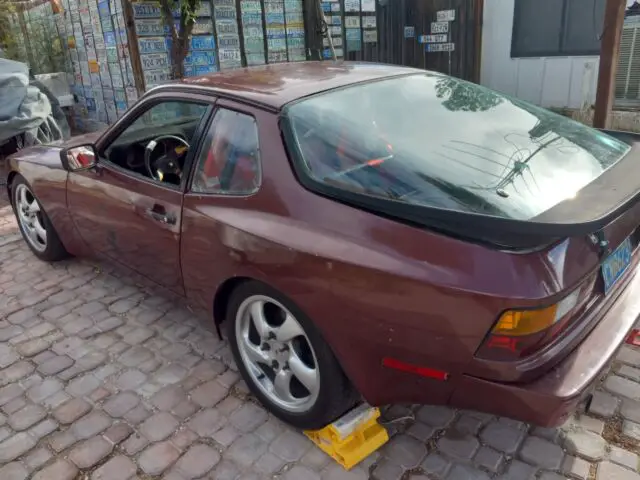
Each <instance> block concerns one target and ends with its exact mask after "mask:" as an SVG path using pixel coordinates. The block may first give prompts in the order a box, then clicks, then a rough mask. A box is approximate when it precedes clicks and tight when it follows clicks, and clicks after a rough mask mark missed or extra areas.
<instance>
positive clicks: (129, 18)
mask: <svg viewBox="0 0 640 480" xmlns="http://www.w3.org/2000/svg"><path fill="white" fill-rule="evenodd" d="M122 15H123V16H124V23H125V28H126V30H127V43H128V46H129V58H130V59H131V68H132V69H133V78H134V80H135V82H136V90H138V97H141V96H142V95H144V91H145V88H146V85H145V84H144V74H143V73H142V63H141V61H140V50H139V49H138V34H137V33H136V26H135V24H134V21H133V7H132V6H131V1H130V0H122Z"/></svg>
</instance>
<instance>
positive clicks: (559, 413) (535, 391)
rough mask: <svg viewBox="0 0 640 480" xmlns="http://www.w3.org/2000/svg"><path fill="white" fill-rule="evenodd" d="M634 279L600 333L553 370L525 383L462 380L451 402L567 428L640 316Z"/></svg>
mask: <svg viewBox="0 0 640 480" xmlns="http://www.w3.org/2000/svg"><path fill="white" fill-rule="evenodd" d="M633 275H634V277H633V278H632V279H631V280H630V282H629V283H628V284H627V286H626V288H625V289H624V290H623V291H622V292H621V293H620V295H619V296H618V298H617V299H616V300H615V302H614V303H613V305H612V306H611V308H610V309H609V310H608V311H607V312H606V313H605V314H604V316H603V317H602V319H601V320H600V322H599V323H598V324H597V325H596V326H595V328H593V330H592V331H591V332H590V333H589V335H588V336H587V337H586V338H585V339H584V340H583V341H582V343H580V344H579V345H578V346H577V347H576V349H575V350H574V351H573V352H572V353H571V354H569V355H568V356H567V357H566V358H565V359H564V360H563V361H562V362H561V363H560V364H558V365H557V366H556V367H555V368H554V369H552V370H550V371H549V372H547V373H546V374H544V375H543V376H542V377H540V378H538V379H537V380H535V381H533V382H531V383H526V384H504V383H497V382H491V381H488V380H483V379H480V378H476V377H472V376H469V375H463V377H462V378H461V379H460V381H459V383H458V385H457V386H456V389H455V391H454V392H453V395H452V396H451V399H450V403H451V404H452V405H454V406H456V407H460V408H467V409H471V410H480V411H484V412H489V413H494V414H496V415H504V416H508V417H511V418H515V419H518V420H522V421H525V422H529V423H534V424H536V425H540V426H544V427H550V426H557V425H560V424H562V423H563V422H564V421H565V420H566V418H567V417H568V416H569V415H571V413H572V412H573V411H574V410H575V409H576V407H577V405H578V404H579V403H580V402H581V401H582V400H584V399H586V398H587V397H588V396H589V394H590V393H591V391H592V390H593V388H594V387H595V386H596V385H597V383H598V381H599V380H600V379H601V378H602V376H603V375H605V374H606V373H607V372H608V368H609V365H610V362H611V360H612V359H613V358H614V356H615V354H616V352H617V351H618V349H619V348H620V345H621V344H622V343H623V342H624V340H625V338H626V337H627V335H628V334H629V331H630V330H631V328H632V327H633V326H634V324H635V321H636V319H637V318H638V316H639V315H640V275H638V274H637V273H636V272H634V274H633Z"/></svg>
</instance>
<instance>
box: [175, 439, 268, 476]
mask: <svg viewBox="0 0 640 480" xmlns="http://www.w3.org/2000/svg"><path fill="white" fill-rule="evenodd" d="M219 461H220V454H219V453H218V452H217V451H216V450H214V449H213V448H211V447H209V446H208V445H194V446H192V447H191V448H190V449H189V450H187V453H185V454H184V455H183V456H182V457H181V458H180V460H178V462H177V463H176V465H175V468H176V470H177V471H178V472H179V473H180V474H181V475H182V476H183V477H184V478H185V479H192V478H200V477H202V476H203V475H206V474H207V473H208V472H209V471H211V470H212V469H213V467H215V466H216V465H217V464H218V462H219ZM260 471H262V470H260Z"/></svg>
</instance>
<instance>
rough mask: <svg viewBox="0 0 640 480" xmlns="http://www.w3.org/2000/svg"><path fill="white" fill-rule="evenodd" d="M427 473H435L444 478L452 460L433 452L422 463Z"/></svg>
mask: <svg viewBox="0 0 640 480" xmlns="http://www.w3.org/2000/svg"><path fill="white" fill-rule="evenodd" d="M420 467H421V468H422V470H424V471H425V472H426V473H428V474H431V475H435V477H436V478H444V477H445V476H446V475H447V472H448V471H449V470H450V469H451V462H450V461H449V460H447V459H446V458H445V457H443V456H442V455H440V454H439V453H436V452H431V453H430V454H429V455H427V458H425V459H424V461H423V462H422V463H421V464H420Z"/></svg>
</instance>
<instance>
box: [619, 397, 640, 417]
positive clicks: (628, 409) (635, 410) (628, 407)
mask: <svg viewBox="0 0 640 480" xmlns="http://www.w3.org/2000/svg"><path fill="white" fill-rule="evenodd" d="M620 414H621V415H622V416H623V417H624V418H626V419H628V420H631V421H634V422H636V423H640V402H634V401H633V400H627V399H624V400H623V401H622V407H621V408H620Z"/></svg>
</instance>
